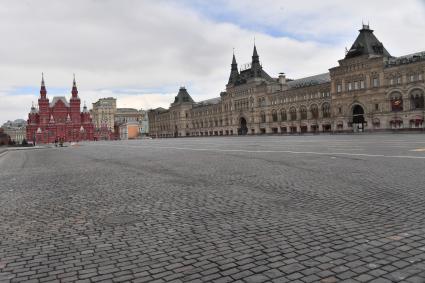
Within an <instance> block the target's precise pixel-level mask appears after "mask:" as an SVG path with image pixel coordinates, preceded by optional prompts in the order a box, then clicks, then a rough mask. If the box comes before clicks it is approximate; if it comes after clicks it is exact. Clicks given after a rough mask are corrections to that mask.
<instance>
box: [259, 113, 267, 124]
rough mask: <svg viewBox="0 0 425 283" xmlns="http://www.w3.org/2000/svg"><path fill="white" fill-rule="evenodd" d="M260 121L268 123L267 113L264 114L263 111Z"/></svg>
mask: <svg viewBox="0 0 425 283" xmlns="http://www.w3.org/2000/svg"><path fill="white" fill-rule="evenodd" d="M260 121H261V123H265V122H266V113H264V111H262V112H261V113H260Z"/></svg>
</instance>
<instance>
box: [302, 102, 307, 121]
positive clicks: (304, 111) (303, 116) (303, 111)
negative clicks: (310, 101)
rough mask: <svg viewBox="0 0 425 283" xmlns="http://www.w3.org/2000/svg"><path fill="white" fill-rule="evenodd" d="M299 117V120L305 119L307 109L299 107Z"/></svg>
mask: <svg viewBox="0 0 425 283" xmlns="http://www.w3.org/2000/svg"><path fill="white" fill-rule="evenodd" d="M300 115H301V120H306V119H307V108H306V107H305V106H304V105H302V106H301V107H300Z"/></svg>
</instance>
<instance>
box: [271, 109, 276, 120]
mask: <svg viewBox="0 0 425 283" xmlns="http://www.w3.org/2000/svg"><path fill="white" fill-rule="evenodd" d="M272 120H273V122H277V111H276V110H275V109H273V110H272Z"/></svg>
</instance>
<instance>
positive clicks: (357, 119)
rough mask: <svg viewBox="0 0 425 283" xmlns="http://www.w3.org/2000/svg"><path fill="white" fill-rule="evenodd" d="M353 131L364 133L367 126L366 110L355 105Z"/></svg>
mask: <svg viewBox="0 0 425 283" xmlns="http://www.w3.org/2000/svg"><path fill="white" fill-rule="evenodd" d="M352 121H353V122H352V125H353V131H354V132H363V131H364V126H365V124H366V123H365V118H364V109H363V107H362V106H361V105H358V104H356V105H354V107H353V120H352Z"/></svg>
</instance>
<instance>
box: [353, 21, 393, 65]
mask: <svg viewBox="0 0 425 283" xmlns="http://www.w3.org/2000/svg"><path fill="white" fill-rule="evenodd" d="M362 55H369V56H373V55H375V56H384V57H391V55H390V53H389V52H388V51H387V50H386V49H385V47H384V45H383V44H382V43H381V42H380V41H379V40H378V39H377V38H376V36H375V35H374V34H373V30H371V29H370V27H369V25H365V24H363V26H362V29H361V30H359V35H358V36H357V38H356V40H355V41H354V43H353V45H352V46H351V48H350V50H348V52H347V54H346V55H345V59H349V58H354V57H358V56H362Z"/></svg>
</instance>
